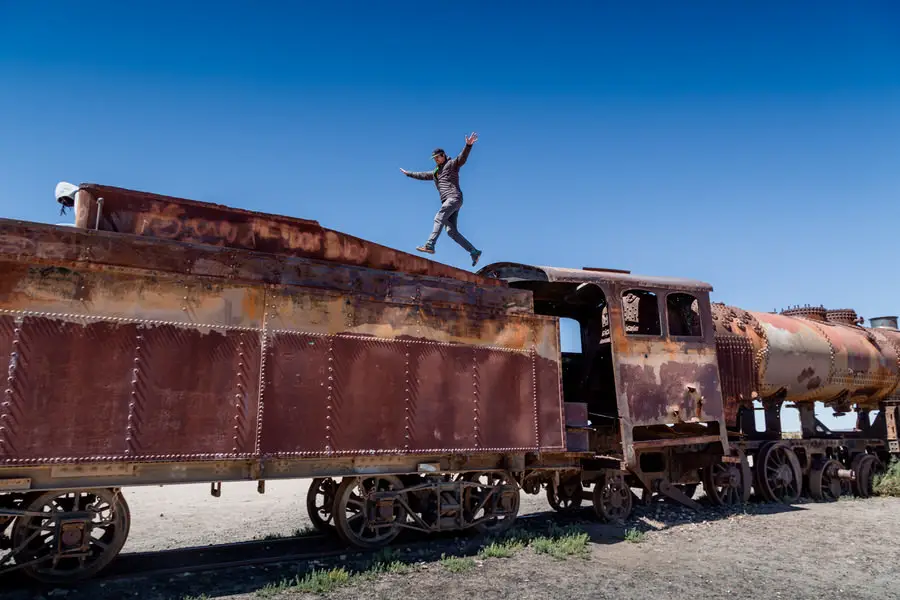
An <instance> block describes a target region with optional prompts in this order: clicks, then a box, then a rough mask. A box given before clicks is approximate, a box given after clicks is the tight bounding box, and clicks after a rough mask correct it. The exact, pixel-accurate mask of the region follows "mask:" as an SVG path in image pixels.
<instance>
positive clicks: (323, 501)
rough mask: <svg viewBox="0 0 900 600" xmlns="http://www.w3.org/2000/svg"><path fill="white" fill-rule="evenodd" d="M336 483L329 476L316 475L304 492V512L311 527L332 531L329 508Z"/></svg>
mask: <svg viewBox="0 0 900 600" xmlns="http://www.w3.org/2000/svg"><path fill="white" fill-rule="evenodd" d="M337 488H338V483H337V482H336V481H335V480H334V479H332V478H331V477H317V478H315V479H313V480H312V483H310V484H309V490H308V491H307V492H306V513H307V514H308V515H309V520H310V521H312V524H313V527H315V528H316V529H318V530H319V531H323V532H326V533H329V532H332V531H334V524H333V523H332V514H331V510H332V508H333V507H334V496H335V494H336V493H337Z"/></svg>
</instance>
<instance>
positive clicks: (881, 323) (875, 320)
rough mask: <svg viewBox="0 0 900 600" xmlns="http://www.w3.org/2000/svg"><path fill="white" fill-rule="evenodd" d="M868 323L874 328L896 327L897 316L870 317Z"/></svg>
mask: <svg viewBox="0 0 900 600" xmlns="http://www.w3.org/2000/svg"><path fill="white" fill-rule="evenodd" d="M869 323H870V324H871V325H872V327H874V328H876V329H897V317H872V318H871V319H869Z"/></svg>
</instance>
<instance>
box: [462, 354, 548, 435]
mask: <svg viewBox="0 0 900 600" xmlns="http://www.w3.org/2000/svg"><path fill="white" fill-rule="evenodd" d="M473 364H474V366H475V377H476V380H475V382H474V387H475V389H476V390H477V395H478V439H479V446H480V447H486V448H519V449H537V448H538V444H539V439H538V433H539V432H538V426H539V425H538V416H537V396H536V394H537V390H536V388H535V380H534V374H533V370H532V367H533V363H532V360H531V357H530V356H529V355H527V354H522V353H518V352H501V351H491V350H484V349H478V350H476V351H475V354H474V356H473ZM529 400H530V402H529Z"/></svg>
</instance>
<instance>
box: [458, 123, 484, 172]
mask: <svg viewBox="0 0 900 600" xmlns="http://www.w3.org/2000/svg"><path fill="white" fill-rule="evenodd" d="M477 141H478V134H477V133H475V132H472V135H470V136H468V137H466V145H465V146H464V147H463V149H462V152H460V153H459V156H457V157H456V158H454V159H453V162H454V163H456V168H457V169H458V168H460V167H461V166H463V165H464V164H466V161H467V160H468V159H469V152H471V151H472V145H473V144H474V143H475V142H477Z"/></svg>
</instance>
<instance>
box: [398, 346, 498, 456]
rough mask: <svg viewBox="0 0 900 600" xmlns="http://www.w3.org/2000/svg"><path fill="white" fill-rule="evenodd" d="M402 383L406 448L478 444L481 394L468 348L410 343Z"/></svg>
mask: <svg viewBox="0 0 900 600" xmlns="http://www.w3.org/2000/svg"><path fill="white" fill-rule="evenodd" d="M406 348H407V352H408V355H409V358H408V366H407V371H406V377H405V382H404V384H405V385H406V390H408V391H407V402H406V406H405V407H404V413H403V419H404V421H405V422H406V423H405V427H406V433H405V436H406V439H405V443H406V445H407V448H408V449H409V450H411V451H414V452H415V451H423V450H429V449H434V448H444V449H447V450H461V451H465V450H471V449H473V448H478V447H479V441H480V439H481V432H480V431H479V428H478V423H479V402H478V401H479V397H478V394H477V389H476V388H475V386H474V385H473V384H474V382H475V365H474V362H473V352H472V349H471V348H466V347H463V346H450V345H447V344H431V343H408V344H407V346H406Z"/></svg>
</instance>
